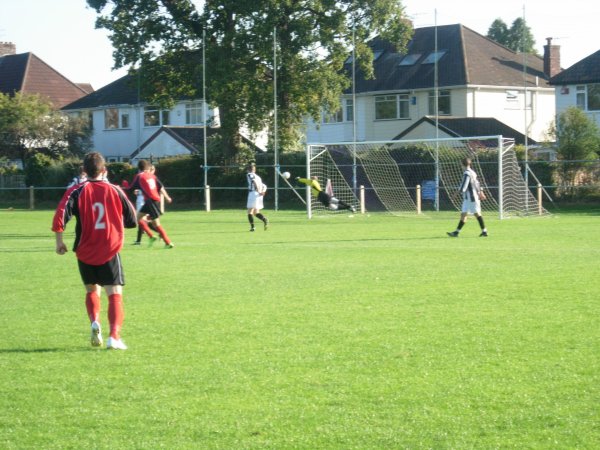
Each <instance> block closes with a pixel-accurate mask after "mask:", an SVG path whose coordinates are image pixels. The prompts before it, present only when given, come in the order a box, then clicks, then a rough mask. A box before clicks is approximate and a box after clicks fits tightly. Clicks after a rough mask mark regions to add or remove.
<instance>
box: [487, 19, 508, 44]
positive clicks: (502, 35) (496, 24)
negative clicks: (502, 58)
mask: <svg viewBox="0 0 600 450" xmlns="http://www.w3.org/2000/svg"><path fill="white" fill-rule="evenodd" d="M507 36H508V25H506V22H504V21H503V20H502V19H500V18H498V19H496V20H494V21H493V22H492V25H490V28H489V29H488V32H487V37H488V38H490V39H492V40H493V41H496V42H498V43H499V44H503V45H504V43H505V42H507Z"/></svg>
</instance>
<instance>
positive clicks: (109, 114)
mask: <svg viewBox="0 0 600 450" xmlns="http://www.w3.org/2000/svg"><path fill="white" fill-rule="evenodd" d="M117 128H119V110H118V109H117V108H108V109H105V110H104V129H105V130H115V129H117Z"/></svg>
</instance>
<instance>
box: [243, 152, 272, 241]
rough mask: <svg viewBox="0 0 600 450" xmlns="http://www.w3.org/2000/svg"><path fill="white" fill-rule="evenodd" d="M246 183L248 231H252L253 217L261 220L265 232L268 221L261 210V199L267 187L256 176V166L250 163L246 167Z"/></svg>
mask: <svg viewBox="0 0 600 450" xmlns="http://www.w3.org/2000/svg"><path fill="white" fill-rule="evenodd" d="M246 171H247V172H246V182H247V183H248V200H247V201H246V208H248V222H250V231H254V230H255V228H254V216H256V217H257V218H258V219H260V220H262V222H263V224H264V227H265V231H266V230H267V228H269V219H267V218H266V217H265V216H264V215H263V214H262V213H261V210H262V209H263V207H264V204H263V197H264V196H265V193H266V192H267V186H266V184H264V183H263V182H262V179H261V178H260V177H259V176H258V175H257V174H256V165H255V164H254V163H250V164H248V165H247V166H246Z"/></svg>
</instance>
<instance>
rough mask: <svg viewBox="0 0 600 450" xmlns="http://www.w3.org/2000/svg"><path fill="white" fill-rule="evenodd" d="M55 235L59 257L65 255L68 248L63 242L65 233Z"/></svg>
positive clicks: (58, 232)
mask: <svg viewBox="0 0 600 450" xmlns="http://www.w3.org/2000/svg"><path fill="white" fill-rule="evenodd" d="M54 235H55V236H56V253H58V254H59V255H64V254H65V253H67V246H66V245H65V242H64V241H63V233H62V231H57V232H55V233H54Z"/></svg>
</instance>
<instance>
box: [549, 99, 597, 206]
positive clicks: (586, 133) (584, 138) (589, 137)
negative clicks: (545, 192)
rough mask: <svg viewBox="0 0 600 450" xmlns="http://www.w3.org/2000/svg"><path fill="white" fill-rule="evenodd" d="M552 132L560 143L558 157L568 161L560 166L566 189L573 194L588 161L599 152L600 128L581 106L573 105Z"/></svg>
mask: <svg viewBox="0 0 600 450" xmlns="http://www.w3.org/2000/svg"><path fill="white" fill-rule="evenodd" d="M550 132H551V134H552V135H554V137H555V138H556V141H557V142H558V147H557V153H558V157H559V159H561V160H563V161H565V162H564V163H562V164H561V166H560V167H561V177H562V180H563V183H564V184H565V191H566V193H567V194H570V195H574V192H575V190H574V189H575V185H576V184H577V179H578V178H579V177H580V176H581V175H582V173H583V171H584V170H585V168H586V166H588V165H589V161H590V160H595V159H597V158H598V155H599V154H600V130H599V129H598V126H597V125H596V123H595V122H594V121H592V120H591V119H590V118H588V116H587V115H586V114H585V113H584V112H583V111H582V110H581V109H579V108H576V107H574V106H573V107H570V108H568V109H566V110H565V111H564V112H563V113H561V114H560V115H559V116H558V119H557V121H556V125H555V126H554V127H553V128H552V129H551V130H550Z"/></svg>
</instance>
